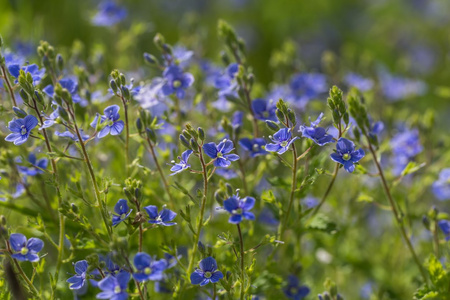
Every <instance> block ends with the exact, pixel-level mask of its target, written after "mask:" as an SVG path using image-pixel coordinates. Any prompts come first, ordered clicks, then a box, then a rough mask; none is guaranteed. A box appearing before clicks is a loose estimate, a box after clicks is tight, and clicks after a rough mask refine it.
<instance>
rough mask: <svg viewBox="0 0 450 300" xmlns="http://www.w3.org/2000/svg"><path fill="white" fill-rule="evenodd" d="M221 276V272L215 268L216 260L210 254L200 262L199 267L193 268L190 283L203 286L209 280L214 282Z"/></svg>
mask: <svg viewBox="0 0 450 300" xmlns="http://www.w3.org/2000/svg"><path fill="white" fill-rule="evenodd" d="M222 278H223V274H222V272H220V271H218V270H217V262H216V260H215V259H214V258H212V257H211V256H210V257H207V258H205V259H203V260H202V261H201V262H200V269H195V271H194V272H192V274H191V283H192V284H200V286H204V285H207V284H208V283H209V282H212V283H216V282H218V281H219V280H220V279H222Z"/></svg>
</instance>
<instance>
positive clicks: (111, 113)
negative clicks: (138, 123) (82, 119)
mask: <svg viewBox="0 0 450 300" xmlns="http://www.w3.org/2000/svg"><path fill="white" fill-rule="evenodd" d="M119 110H120V107H119V106H118V105H111V106H108V107H107V108H105V109H104V110H103V113H104V115H100V114H98V113H97V115H96V116H95V118H94V121H92V123H91V127H92V128H96V127H97V122H98V117H100V124H102V123H105V122H106V125H105V127H103V129H102V130H100V132H99V133H98V134H97V137H98V138H99V139H101V138H104V137H105V136H107V135H108V134H109V133H110V134H111V135H119V134H120V133H121V132H122V130H123V128H124V127H125V124H124V122H123V121H122V120H120V121H118V120H119V118H120V115H119Z"/></svg>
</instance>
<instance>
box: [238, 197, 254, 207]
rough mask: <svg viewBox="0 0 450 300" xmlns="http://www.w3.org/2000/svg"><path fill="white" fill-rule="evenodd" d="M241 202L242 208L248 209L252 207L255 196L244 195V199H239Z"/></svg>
mask: <svg viewBox="0 0 450 300" xmlns="http://www.w3.org/2000/svg"><path fill="white" fill-rule="evenodd" d="M241 202H242V205H241V207H242V209H243V210H250V209H252V208H253V206H254V205H255V202H256V201H255V198H253V197H245V198H244V199H242V200H241Z"/></svg>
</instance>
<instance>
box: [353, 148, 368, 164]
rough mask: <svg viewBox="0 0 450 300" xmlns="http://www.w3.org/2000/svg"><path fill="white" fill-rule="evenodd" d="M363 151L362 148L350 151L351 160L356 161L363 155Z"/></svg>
mask: <svg viewBox="0 0 450 300" xmlns="http://www.w3.org/2000/svg"><path fill="white" fill-rule="evenodd" d="M364 155H365V153H364V150H363V149H359V150H356V151H354V152H353V153H352V158H351V161H352V162H354V163H356V162H358V161H360V160H361V159H362V158H363V157H364Z"/></svg>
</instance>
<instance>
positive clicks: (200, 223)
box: [187, 146, 208, 275]
mask: <svg viewBox="0 0 450 300" xmlns="http://www.w3.org/2000/svg"><path fill="white" fill-rule="evenodd" d="M198 151H199V158H200V164H201V165H202V171H203V198H202V204H201V207H200V218H199V220H198V224H197V232H196V233H195V243H194V246H193V248H192V253H191V260H190V261H189V265H188V269H187V274H188V275H189V274H191V272H192V268H193V267H194V261H195V254H196V252H197V245H198V241H199V240H200V232H201V230H202V227H203V215H204V213H205V207H206V199H207V196H206V195H207V193H208V173H207V170H206V164H205V160H204V158H203V152H202V148H201V146H198Z"/></svg>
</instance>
